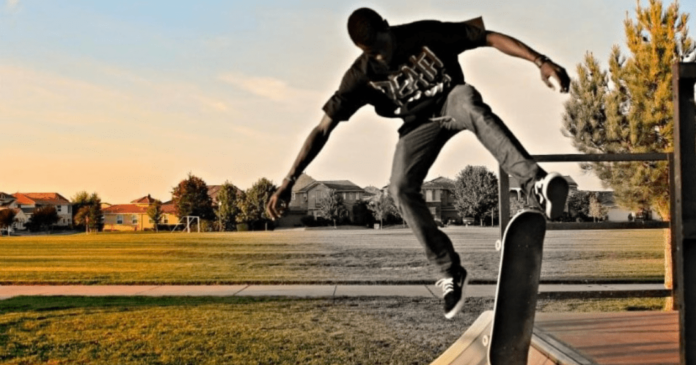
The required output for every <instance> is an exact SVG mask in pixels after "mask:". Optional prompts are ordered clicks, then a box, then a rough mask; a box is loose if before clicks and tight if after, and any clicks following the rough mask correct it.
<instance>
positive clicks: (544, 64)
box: [486, 31, 570, 93]
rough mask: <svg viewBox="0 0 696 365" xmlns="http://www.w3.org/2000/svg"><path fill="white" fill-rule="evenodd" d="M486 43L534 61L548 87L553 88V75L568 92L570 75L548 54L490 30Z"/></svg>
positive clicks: (512, 54) (511, 54)
mask: <svg viewBox="0 0 696 365" xmlns="http://www.w3.org/2000/svg"><path fill="white" fill-rule="evenodd" d="M486 44H487V45H488V46H489V47H493V48H495V49H497V50H499V51H501V52H503V53H505V54H507V55H510V56H514V57H519V58H523V59H525V60H527V61H530V62H534V63H535V64H536V65H537V66H538V67H539V70H540V71H541V79H542V81H544V83H545V84H546V85H547V86H548V87H550V88H552V89H553V84H551V82H550V81H549V78H551V77H553V78H554V79H556V81H558V85H560V87H561V92H562V93H567V92H568V87H569V86H570V78H569V77H568V74H567V73H566V70H565V69H564V68H563V67H561V66H559V65H557V64H555V63H554V62H553V61H551V60H550V59H548V58H547V57H546V56H544V55H542V54H540V53H538V52H537V51H535V50H533V49H531V48H530V47H529V46H527V45H526V44H524V43H522V42H521V41H519V40H517V39H515V38H512V37H510V36H507V35H505V34H502V33H496V32H491V31H488V32H486Z"/></svg>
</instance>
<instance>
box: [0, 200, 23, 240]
mask: <svg viewBox="0 0 696 365" xmlns="http://www.w3.org/2000/svg"><path fill="white" fill-rule="evenodd" d="M5 209H9V210H11V211H13V212H14V213H15V218H14V219H15V223H13V224H12V226H10V232H11V231H13V230H17V229H19V230H23V229H25V224H26V223H27V222H29V215H27V214H26V213H25V212H24V211H23V210H22V209H20V208H19V205H18V204H17V198H15V197H14V196H12V195H10V194H6V193H3V192H0V210H5ZM27 210H29V209H27Z"/></svg>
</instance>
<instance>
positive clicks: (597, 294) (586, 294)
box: [0, 284, 669, 300]
mask: <svg viewBox="0 0 696 365" xmlns="http://www.w3.org/2000/svg"><path fill="white" fill-rule="evenodd" d="M440 293H441V291H440V289H439V288H436V287H435V286H432V285H55V286H54V285H0V300H2V299H8V298H12V297H16V296H21V295H25V296H28V295H40V296H62V295H74V296H153V297H157V296H288V297H305V298H326V297H329V298H330V297H359V296H370V297H380V296H408V297H424V298H440V297H441V294H440ZM539 293H540V295H539V296H540V298H590V297H593V298H607V297H613V298H626V297H664V296H667V295H669V291H667V290H666V289H665V288H664V286H663V285H662V284H612V285H602V284H587V285H555V284H542V285H540V287H539ZM467 296H468V297H494V296H495V285H469V287H468V289H467Z"/></svg>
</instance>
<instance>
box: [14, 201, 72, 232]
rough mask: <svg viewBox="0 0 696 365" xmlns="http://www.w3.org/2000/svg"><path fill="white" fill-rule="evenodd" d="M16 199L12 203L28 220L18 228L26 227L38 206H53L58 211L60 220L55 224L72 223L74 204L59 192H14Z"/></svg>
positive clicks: (63, 225) (67, 224)
mask: <svg viewBox="0 0 696 365" xmlns="http://www.w3.org/2000/svg"><path fill="white" fill-rule="evenodd" d="M12 197H14V198H15V201H14V202H13V203H11V204H12V205H13V207H14V208H19V209H20V210H21V211H22V213H23V218H22V219H26V221H24V222H22V223H21V224H20V225H18V227H17V228H18V229H24V225H25V224H26V223H27V222H28V220H30V219H31V215H32V214H33V213H34V211H35V210H36V209H38V208H43V207H53V208H55V209H56V212H57V213H58V222H57V223H56V224H55V226H59V227H68V226H70V225H72V213H73V212H72V204H71V203H70V201H69V200H68V199H66V198H65V197H63V196H62V195H60V194H58V193H14V194H12Z"/></svg>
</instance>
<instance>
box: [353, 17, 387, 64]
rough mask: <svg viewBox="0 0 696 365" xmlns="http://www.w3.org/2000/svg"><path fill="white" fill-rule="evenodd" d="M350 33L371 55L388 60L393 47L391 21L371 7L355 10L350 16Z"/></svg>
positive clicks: (357, 43) (359, 45)
mask: <svg viewBox="0 0 696 365" xmlns="http://www.w3.org/2000/svg"><path fill="white" fill-rule="evenodd" d="M348 34H349V35H350V39H351V40H353V43H355V45H356V46H358V47H359V48H360V49H362V50H363V51H364V52H365V53H366V54H368V55H369V56H371V57H373V58H375V59H377V60H379V61H385V62H387V61H388V60H389V58H390V57H391V51H392V48H393V45H392V39H391V36H390V33H389V23H387V21H386V20H385V19H383V18H382V16H381V15H379V14H377V12H376V11H374V10H372V9H369V8H360V9H357V10H355V11H354V12H353V13H352V14H351V15H350V17H349V18H348Z"/></svg>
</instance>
